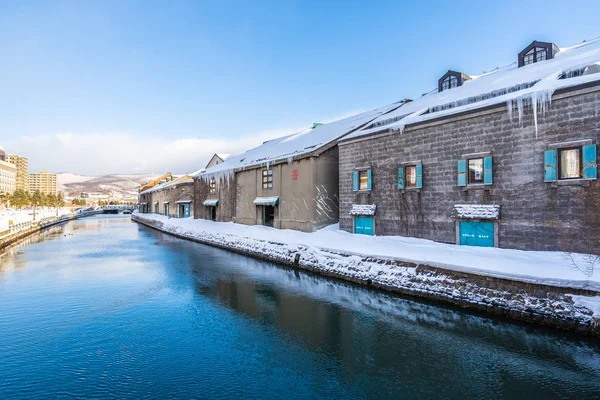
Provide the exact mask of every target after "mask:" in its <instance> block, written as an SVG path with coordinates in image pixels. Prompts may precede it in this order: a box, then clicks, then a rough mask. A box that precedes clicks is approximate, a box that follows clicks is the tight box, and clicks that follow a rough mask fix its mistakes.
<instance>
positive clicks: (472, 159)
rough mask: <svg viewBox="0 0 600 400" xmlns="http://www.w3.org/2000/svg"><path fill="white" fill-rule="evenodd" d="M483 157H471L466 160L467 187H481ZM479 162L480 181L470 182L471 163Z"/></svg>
mask: <svg viewBox="0 0 600 400" xmlns="http://www.w3.org/2000/svg"><path fill="white" fill-rule="evenodd" d="M484 159H485V157H471V158H467V185H483V184H484V182H485V178H484V175H485V164H484V163H485V161H484ZM476 160H481V180H480V181H475V182H472V181H471V161H476Z"/></svg>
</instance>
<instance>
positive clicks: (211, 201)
mask: <svg viewBox="0 0 600 400" xmlns="http://www.w3.org/2000/svg"><path fill="white" fill-rule="evenodd" d="M202 204H203V205H205V206H207V207H216V206H218V205H219V199H207V200H204V203H202Z"/></svg>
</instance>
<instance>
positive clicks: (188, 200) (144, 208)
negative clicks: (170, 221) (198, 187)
mask: <svg viewBox="0 0 600 400" xmlns="http://www.w3.org/2000/svg"><path fill="white" fill-rule="evenodd" d="M165 176H168V178H165V179H164V180H162V181H161V182H160V183H158V184H156V185H154V186H152V187H151V188H149V189H146V190H144V191H142V192H140V195H139V209H140V212H142V213H154V214H162V215H165V216H167V217H171V218H191V217H193V216H194V208H193V207H194V204H193V203H194V181H193V179H192V177H191V176H190V175H183V176H180V177H173V176H172V175H171V174H170V173H169V174H166V175H165Z"/></svg>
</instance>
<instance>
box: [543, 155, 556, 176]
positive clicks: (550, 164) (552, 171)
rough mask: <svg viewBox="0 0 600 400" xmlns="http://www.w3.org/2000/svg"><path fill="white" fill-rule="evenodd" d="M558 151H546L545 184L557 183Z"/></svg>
mask: <svg viewBox="0 0 600 400" xmlns="http://www.w3.org/2000/svg"><path fill="white" fill-rule="evenodd" d="M556 155H557V154H556V150H555V149H551V150H546V151H544V182H554V181H556V177H557V174H556V172H557V171H556V170H557V168H556Z"/></svg>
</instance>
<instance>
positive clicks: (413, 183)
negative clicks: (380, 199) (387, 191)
mask: <svg viewBox="0 0 600 400" xmlns="http://www.w3.org/2000/svg"><path fill="white" fill-rule="evenodd" d="M411 188H414V189H421V188H423V165H422V164H420V163H419V164H413V165H410V164H409V165H405V166H403V167H399V168H398V189H411Z"/></svg>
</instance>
